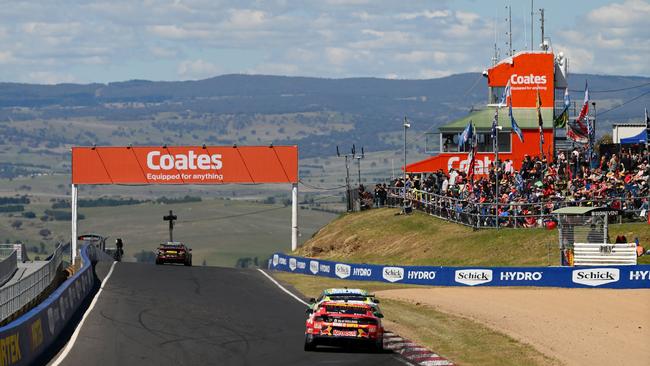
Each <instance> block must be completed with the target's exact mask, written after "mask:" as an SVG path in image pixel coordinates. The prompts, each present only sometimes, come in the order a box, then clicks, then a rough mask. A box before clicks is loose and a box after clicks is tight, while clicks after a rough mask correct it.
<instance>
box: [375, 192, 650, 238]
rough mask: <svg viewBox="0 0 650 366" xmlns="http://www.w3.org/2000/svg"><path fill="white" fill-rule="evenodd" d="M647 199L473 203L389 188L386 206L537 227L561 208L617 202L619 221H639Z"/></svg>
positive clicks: (463, 220)
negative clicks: (619, 209)
mask: <svg viewBox="0 0 650 366" xmlns="http://www.w3.org/2000/svg"><path fill="white" fill-rule="evenodd" d="M649 198H650V197H630V198H626V199H620V198H609V199H599V200H583V201H567V200H548V201H540V202H524V203H522V202H509V203H495V202H481V203H479V202H474V201H470V200H465V199H458V198H453V197H449V196H443V195H439V194H435V193H431V192H426V191H422V190H417V189H413V188H409V189H407V190H406V192H405V191H404V188H401V187H390V188H388V197H387V201H386V205H387V206H388V207H396V208H402V207H405V208H406V211H407V212H409V211H410V210H419V211H422V212H425V213H427V214H429V215H432V216H435V217H438V218H440V219H443V220H447V221H451V222H455V223H457V224H461V225H465V226H469V227H472V228H476V229H489V228H497V227H513V228H539V227H544V225H545V223H547V222H548V221H550V220H554V219H555V217H554V215H552V214H551V212H552V211H553V210H556V209H558V208H562V207H573V206H588V207H601V206H609V207H611V206H612V205H613V204H614V203H620V205H621V212H622V215H621V216H619V220H621V221H622V220H623V219H626V220H639V219H643V218H644V217H646V216H647V209H646V208H645V207H644V206H643V204H639V203H641V202H645V201H647V200H648V199H649Z"/></svg>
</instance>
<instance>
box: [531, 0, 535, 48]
mask: <svg viewBox="0 0 650 366" xmlns="http://www.w3.org/2000/svg"><path fill="white" fill-rule="evenodd" d="M534 3H535V0H530V50H531V51H532V50H533V48H534V44H535V43H533V42H535V38H534V34H533V26H534V25H535V18H534V17H535V10H534V9H535V5H534Z"/></svg>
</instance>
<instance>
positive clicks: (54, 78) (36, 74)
mask: <svg viewBox="0 0 650 366" xmlns="http://www.w3.org/2000/svg"><path fill="white" fill-rule="evenodd" d="M25 81H26V82H30V83H35V84H61V83H76V82H78V80H77V78H75V77H74V76H73V75H71V74H59V73H55V72H50V71H33V72H30V73H28V74H27V79H26V80H25Z"/></svg>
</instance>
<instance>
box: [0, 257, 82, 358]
mask: <svg viewBox="0 0 650 366" xmlns="http://www.w3.org/2000/svg"><path fill="white" fill-rule="evenodd" d="M93 249H94V248H93ZM81 258H82V261H83V266H82V267H81V268H80V269H79V271H77V272H76V273H75V274H74V275H73V276H72V277H70V278H68V279H67V280H66V281H65V282H63V284H61V285H60V286H59V287H58V288H57V289H56V290H55V291H54V292H53V293H52V294H51V295H50V296H49V297H48V298H47V299H45V301H43V302H42V303H40V304H38V305H37V306H36V307H34V308H33V309H31V310H30V311H28V312H27V313H25V314H23V315H22V316H21V317H19V318H17V319H16V320H14V321H12V322H11V323H9V324H7V325H5V326H3V327H0V365H30V364H32V362H34V361H35V360H36V359H37V358H38V357H39V356H40V355H41V353H43V351H45V350H46V349H47V347H48V346H50V345H51V344H52V342H53V341H54V340H55V339H56V338H57V337H58V336H59V334H60V333H61V331H62V330H63V328H65V326H66V325H67V323H68V321H69V320H70V318H71V317H72V315H73V314H74V312H75V311H76V310H77V309H78V308H79V306H80V305H81V303H82V302H83V301H84V299H86V297H87V296H88V295H89V294H90V293H91V292H92V289H93V286H94V275H93V271H92V264H91V261H90V256H89V247H88V246H84V247H83V248H82V250H81Z"/></svg>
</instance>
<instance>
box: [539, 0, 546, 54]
mask: <svg viewBox="0 0 650 366" xmlns="http://www.w3.org/2000/svg"><path fill="white" fill-rule="evenodd" d="M539 22H540V25H539V26H540V28H541V30H542V43H541V44H540V48H541V49H542V50H544V51H546V50H548V44H546V42H545V41H546V39H545V38H544V8H541V9H539Z"/></svg>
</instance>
